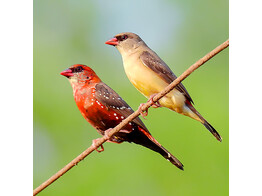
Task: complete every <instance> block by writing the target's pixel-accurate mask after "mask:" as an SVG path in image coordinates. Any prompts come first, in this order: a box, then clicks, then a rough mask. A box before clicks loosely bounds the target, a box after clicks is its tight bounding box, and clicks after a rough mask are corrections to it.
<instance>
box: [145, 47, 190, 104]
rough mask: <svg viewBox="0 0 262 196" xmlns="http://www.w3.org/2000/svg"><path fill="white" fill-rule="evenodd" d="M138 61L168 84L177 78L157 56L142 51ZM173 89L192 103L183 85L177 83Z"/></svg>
mask: <svg viewBox="0 0 262 196" xmlns="http://www.w3.org/2000/svg"><path fill="white" fill-rule="evenodd" d="M140 59H141V61H142V63H143V64H144V65H145V66H147V67H148V68H150V69H151V70H153V71H154V72H156V73H157V74H158V75H159V76H160V77H161V78H162V79H163V80H165V81H166V82H167V83H168V84H170V83H171V82H173V81H174V80H175V79H176V78H177V77H176V75H175V74H174V73H173V72H172V70H171V69H170V68H169V67H168V66H167V64H166V63H165V62H164V61H162V60H161V59H160V58H159V57H158V56H157V54H155V55H152V54H151V53H149V52H148V51H144V52H143V53H142V54H141V56H140ZM175 88H176V89H177V90H178V91H179V92H181V93H183V94H184V95H185V97H186V98H187V100H189V101H190V102H192V103H194V102H193V100H192V98H191V97H190V95H189V93H188V92H187V90H186V88H185V87H184V85H183V84H182V83H179V84H178V85H177V86H176V87H175Z"/></svg>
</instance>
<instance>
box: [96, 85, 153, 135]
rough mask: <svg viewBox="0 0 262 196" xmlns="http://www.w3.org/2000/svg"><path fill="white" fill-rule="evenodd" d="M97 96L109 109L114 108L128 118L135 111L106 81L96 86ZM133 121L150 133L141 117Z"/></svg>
mask: <svg viewBox="0 0 262 196" xmlns="http://www.w3.org/2000/svg"><path fill="white" fill-rule="evenodd" d="M95 88H96V91H95V96H96V99H97V100H98V101H99V102H100V103H102V104H103V105H104V106H106V107H107V108H108V109H110V110H113V111H114V112H116V113H117V114H119V115H121V116H123V117H124V119H125V118H127V117H128V116H129V115H130V114H132V113H133V112H134V111H133V110H132V108H131V107H130V106H129V105H128V104H127V103H126V102H125V101H124V100H123V99H122V98H121V97H120V96H119V95H118V94H117V93H116V92H115V91H114V90H113V89H111V88H110V87H109V86H107V85H106V84H105V83H103V82H100V83H98V84H97V85H96V86H95ZM132 122H133V123H135V124H137V125H138V126H140V127H141V128H142V129H143V130H145V131H146V132H148V133H149V131H148V130H147V128H146V126H145V125H144V123H143V122H142V121H141V120H140V118H138V117H137V118H135V119H134V120H133V121H132Z"/></svg>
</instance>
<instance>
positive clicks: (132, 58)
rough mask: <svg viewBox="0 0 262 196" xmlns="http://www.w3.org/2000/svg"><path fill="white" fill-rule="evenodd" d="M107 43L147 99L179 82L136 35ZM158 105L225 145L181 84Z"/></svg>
mask: <svg viewBox="0 0 262 196" xmlns="http://www.w3.org/2000/svg"><path fill="white" fill-rule="evenodd" d="M105 43H106V44H108V45H112V46H115V47H116V48H117V49H118V51H119V52H120V54H121V55H122V60H123V64H124V68H125V72H126V75H127V77H128V78H129V80H130V81H131V83H132V84H133V85H134V86H135V87H136V88H137V89H138V90H139V91H140V92H141V93H142V94H143V95H144V96H146V97H147V98H150V99H152V98H153V97H154V95H155V94H157V93H159V92H161V91H162V90H163V89H164V88H165V87H166V86H168V85H169V84H170V83H171V82H173V81H174V80H175V79H176V78H177V77H176V76H175V74H174V73H173V72H172V71H171V69H170V68H169V67H168V66H167V64H166V63H165V62H164V61H163V60H162V59H161V58H160V57H159V56H158V55H157V54H156V53H155V52H154V51H153V50H151V49H150V48H149V47H148V46H147V45H146V43H145V42H144V41H143V40H142V39H141V38H140V37H139V36H138V35H136V34H134V33H120V34H117V35H116V36H115V37H114V38H112V39H110V40H108V41H106V42H105ZM158 104H159V105H158V106H163V107H167V108H169V109H171V110H173V111H176V112H177V113H180V114H183V115H185V116H189V117H190V118H193V119H195V120H197V121H199V122H201V123H202V124H203V125H204V126H205V127H206V128H207V129H208V130H209V131H210V132H211V133H212V134H213V135H214V136H215V137H216V139H217V140H218V141H222V138H221V136H220V135H219V133H218V132H217V131H216V130H215V128H214V127H212V126H211V125H210V124H209V123H208V122H207V121H206V120H205V119H204V118H203V117H202V116H201V114H200V113H199V112H198V111H197V110H196V109H195V108H194V106H193V105H192V104H193V100H192V98H191V97H190V95H189V94H188V92H187V90H186V88H185V87H184V85H183V84H182V83H180V84H179V85H177V86H176V88H175V89H174V90H172V91H171V92H170V93H168V94H167V95H166V96H164V97H163V98H162V99H160V100H159V103H158ZM156 106H157V105H156Z"/></svg>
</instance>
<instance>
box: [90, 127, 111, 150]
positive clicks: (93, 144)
mask: <svg viewBox="0 0 262 196" xmlns="http://www.w3.org/2000/svg"><path fill="white" fill-rule="evenodd" d="M111 129H112V128H109V129H107V130H105V132H104V137H106V139H107V140H108V141H109V139H110V137H109V136H108V133H109V132H110V131H111ZM99 139H100V138H98V139H94V140H93V141H92V146H93V147H96V146H97V145H96V144H97V141H98V140H99ZM99 147H101V149H100V150H98V149H97V148H96V151H97V152H103V151H104V150H105V149H104V146H103V145H102V144H101V145H100V146H99Z"/></svg>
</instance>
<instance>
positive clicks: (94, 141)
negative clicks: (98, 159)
mask: <svg viewBox="0 0 262 196" xmlns="http://www.w3.org/2000/svg"><path fill="white" fill-rule="evenodd" d="M99 139H100V138H98V139H94V140H93V141H92V146H93V147H95V150H96V151H97V152H103V151H104V150H105V149H104V146H103V145H100V146H99V147H101V149H100V150H98V148H99V147H96V146H97V145H96V144H97V141H98V140H99Z"/></svg>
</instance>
